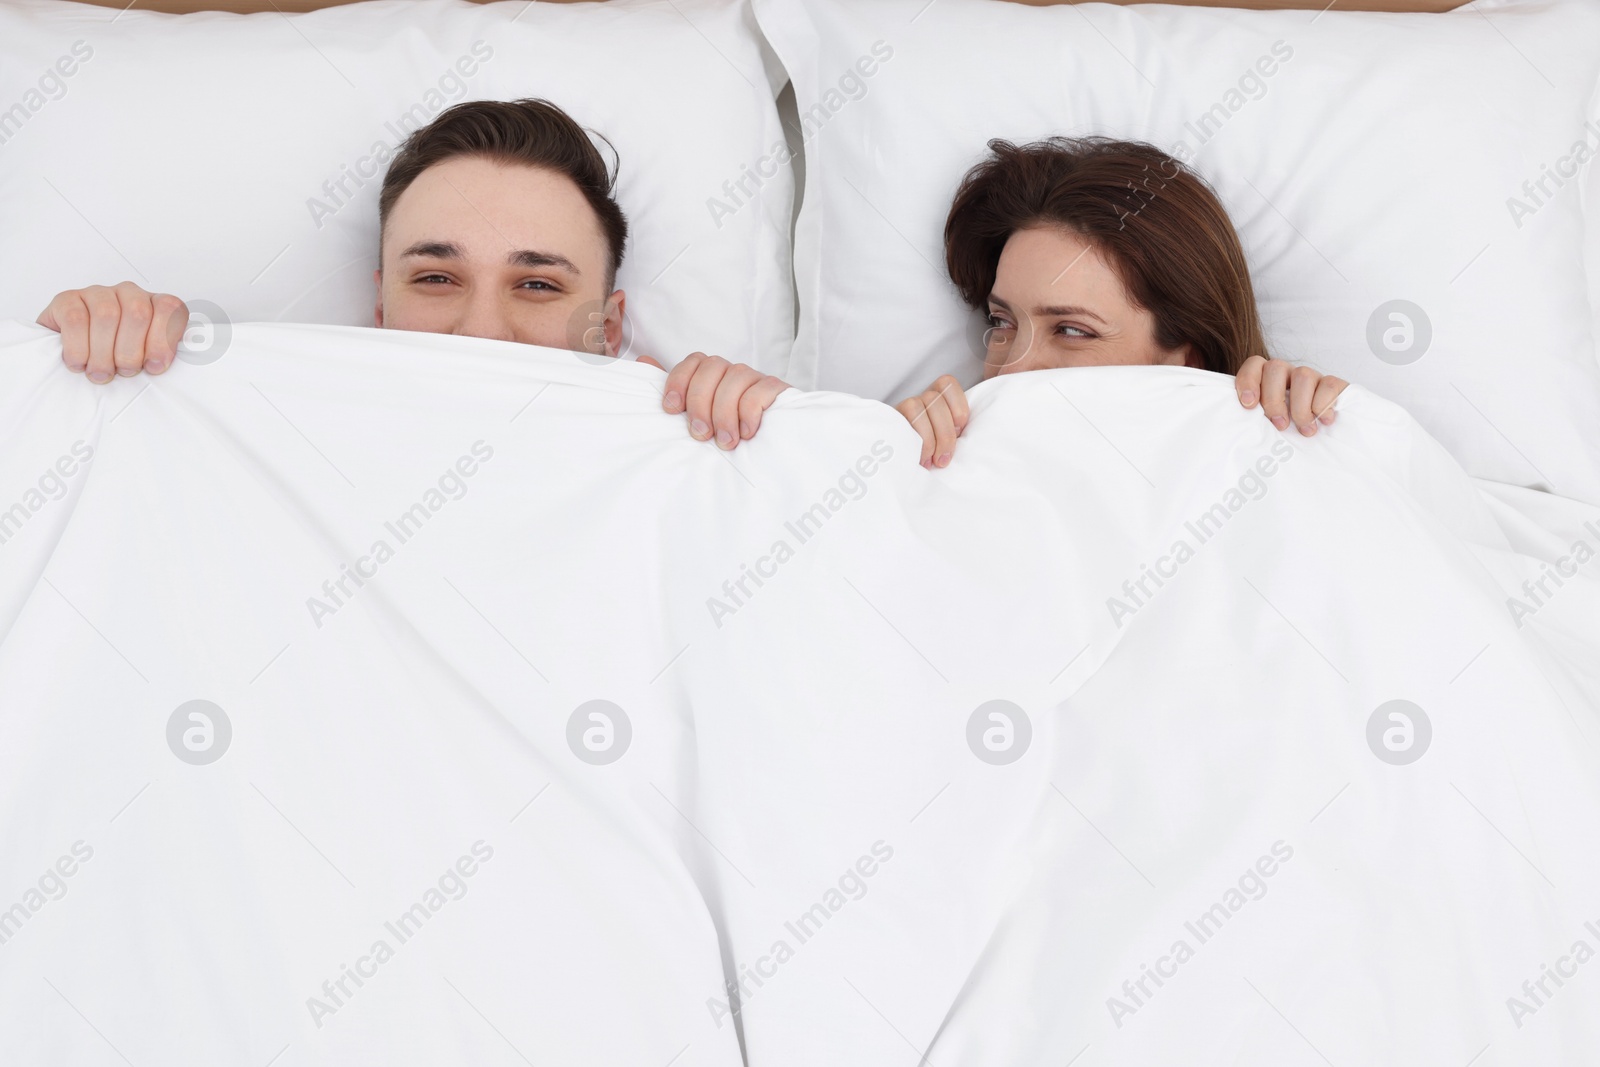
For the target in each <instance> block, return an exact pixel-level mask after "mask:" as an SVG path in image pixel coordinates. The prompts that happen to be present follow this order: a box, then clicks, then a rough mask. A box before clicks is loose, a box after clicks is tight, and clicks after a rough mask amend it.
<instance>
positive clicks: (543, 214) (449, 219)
mask: <svg viewBox="0 0 1600 1067" xmlns="http://www.w3.org/2000/svg"><path fill="white" fill-rule="evenodd" d="M609 261H610V250H609V247H608V246H607V244H606V239H605V235H604V234H603V233H602V232H601V229H600V220H599V218H598V217H596V215H595V213H594V210H593V209H592V208H591V207H590V206H589V202H588V201H587V200H585V199H584V197H583V193H581V192H580V191H579V190H578V187H577V186H576V185H575V184H573V182H572V181H571V179H569V178H567V177H565V176H564V175H560V174H557V173H555V172H553V171H549V170H545V169H543V168H539V167H529V166H524V165H521V164H514V163H513V164H505V163H497V162H493V161H491V160H487V159H483V158H481V157H477V156H458V157H456V158H454V159H449V160H446V161H445V162H443V163H437V164H435V165H434V166H431V167H429V168H428V169H427V170H425V171H423V172H422V173H421V174H419V175H418V176H417V179H416V180H415V181H413V182H412V183H411V185H410V186H408V187H407V188H406V190H405V192H403V193H401V194H400V199H399V200H397V201H396V202H395V205H394V207H393V209H392V210H391V211H390V213H389V220H388V225H387V226H386V228H385V232H384V236H383V247H382V249H381V256H380V262H381V268H380V269H379V270H378V271H377V272H376V274H375V280H376V282H377V286H378V303H377V308H376V311H375V313H374V316H373V321H374V324H375V325H377V326H379V327H388V328H389V329H392V330H420V331H424V332H427V333H453V334H462V335H465V336H468V337H489V338H495V339H499V340H505V341H520V342H522V343H523V344H530V345H544V346H546V347H549V348H565V349H572V350H578V351H588V352H595V353H603V354H606V355H616V354H617V351H618V348H619V347H620V345H621V343H622V315H623V302H624V294H623V293H622V292H621V291H620V290H618V291H616V292H612V293H608V292H607V291H606V267H607V266H608V264H609Z"/></svg>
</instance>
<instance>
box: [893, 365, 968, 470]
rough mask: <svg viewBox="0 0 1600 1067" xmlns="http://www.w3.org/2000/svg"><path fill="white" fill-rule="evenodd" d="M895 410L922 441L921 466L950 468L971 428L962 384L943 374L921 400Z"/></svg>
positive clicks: (913, 399) (911, 401)
mask: <svg viewBox="0 0 1600 1067" xmlns="http://www.w3.org/2000/svg"><path fill="white" fill-rule="evenodd" d="M894 409H895V410H896V411H898V412H899V413H900V414H902V415H904V416H905V417H906V421H907V422H909V423H911V428H912V429H914V430H916V431H917V434H918V435H919V436H920V437H921V438H922V458H921V459H920V460H918V462H920V463H921V464H922V465H923V466H924V467H927V468H928V469H929V470H932V469H933V468H934V467H948V466H949V465H950V457H951V456H953V455H955V451H956V438H957V437H960V436H961V431H962V430H965V429H966V428H967V419H968V418H969V417H970V415H971V413H970V412H969V411H968V410H967V394H966V393H964V392H962V391H961V383H960V382H958V381H956V380H955V378H954V377H952V376H951V375H948V374H942V375H940V376H939V377H938V378H936V379H935V380H934V383H933V384H932V385H930V386H929V387H928V388H927V390H926V391H924V392H923V394H922V395H921V396H914V397H910V398H909V399H906V400H902V401H900V403H898V404H896V405H895V406H894Z"/></svg>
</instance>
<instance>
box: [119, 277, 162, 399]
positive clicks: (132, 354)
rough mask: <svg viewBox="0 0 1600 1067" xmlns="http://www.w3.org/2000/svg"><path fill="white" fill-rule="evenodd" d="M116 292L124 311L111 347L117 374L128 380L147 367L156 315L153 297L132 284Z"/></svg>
mask: <svg viewBox="0 0 1600 1067" xmlns="http://www.w3.org/2000/svg"><path fill="white" fill-rule="evenodd" d="M125 287H126V288H125ZM112 292H114V293H115V294H116V295H117V306H118V308H119V309H120V310H119V312H118V314H117V333H116V337H115V339H114V340H113V341H112V344H111V359H112V362H113V364H114V365H115V366H116V371H117V373H118V374H120V375H121V376H123V377H124V378H127V377H130V376H132V375H135V374H138V373H139V371H140V370H141V369H143V367H144V356H145V347H146V342H147V341H148V339H149V336H150V324H151V322H152V321H153V320H154V319H155V314H156V312H155V307H154V304H153V302H152V300H153V298H152V297H151V295H150V294H149V293H147V292H145V291H144V290H143V289H140V288H139V287H138V286H136V285H133V284H132V283H131V282H124V283H123V284H122V285H119V286H116V287H115V288H113V289H112Z"/></svg>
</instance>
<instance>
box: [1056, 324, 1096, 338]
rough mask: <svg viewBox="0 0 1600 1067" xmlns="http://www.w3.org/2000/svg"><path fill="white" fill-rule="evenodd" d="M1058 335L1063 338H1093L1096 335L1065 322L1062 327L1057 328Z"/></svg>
mask: <svg viewBox="0 0 1600 1067" xmlns="http://www.w3.org/2000/svg"><path fill="white" fill-rule="evenodd" d="M1056 333H1058V334H1060V335H1061V336H1063V337H1093V336H1094V334H1092V333H1090V332H1089V331H1088V330H1084V329H1080V328H1079V327H1077V326H1071V325H1068V324H1067V323H1065V322H1063V323H1062V324H1061V325H1059V326H1057V327H1056Z"/></svg>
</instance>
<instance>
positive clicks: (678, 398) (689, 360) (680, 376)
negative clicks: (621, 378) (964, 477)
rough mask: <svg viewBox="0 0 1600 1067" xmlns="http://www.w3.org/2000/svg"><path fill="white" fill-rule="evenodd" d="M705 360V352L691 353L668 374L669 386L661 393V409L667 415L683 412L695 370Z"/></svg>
mask: <svg viewBox="0 0 1600 1067" xmlns="http://www.w3.org/2000/svg"><path fill="white" fill-rule="evenodd" d="M640 358H641V359H643V358H644V357H642V356H641V357H640ZM705 358H706V354H705V353H704V352H690V353H689V354H688V355H687V356H684V357H683V358H682V359H680V360H679V361H678V365H677V366H676V367H673V368H672V369H671V370H670V371H668V372H667V384H666V386H665V387H664V388H663V389H662V392H661V407H662V409H663V410H664V411H666V412H667V414H669V415H676V414H677V413H678V412H680V411H682V410H683V403H684V397H685V396H687V395H688V392H689V382H690V380H691V379H692V378H694V371H695V368H696V367H698V366H700V364H701V362H702V361H704V360H705ZM656 365H657V366H660V364H656Z"/></svg>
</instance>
